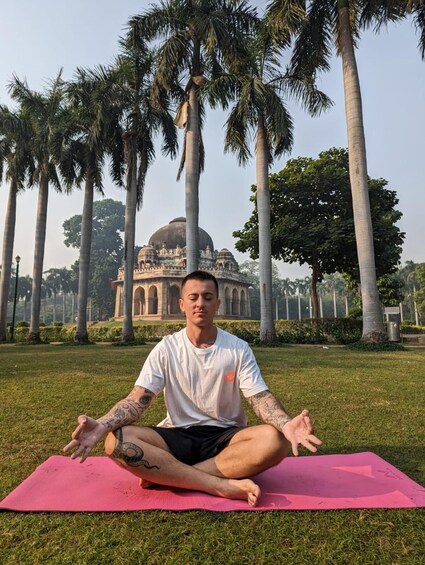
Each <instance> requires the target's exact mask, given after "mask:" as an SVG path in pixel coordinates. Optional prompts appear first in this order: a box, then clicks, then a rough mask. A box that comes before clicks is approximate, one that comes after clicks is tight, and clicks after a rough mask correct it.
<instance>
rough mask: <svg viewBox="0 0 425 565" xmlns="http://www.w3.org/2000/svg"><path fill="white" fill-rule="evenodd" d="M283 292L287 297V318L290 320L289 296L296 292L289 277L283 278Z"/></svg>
mask: <svg viewBox="0 0 425 565" xmlns="http://www.w3.org/2000/svg"><path fill="white" fill-rule="evenodd" d="M282 292H283V295H284V297H285V304H286V319H287V320H289V319H290V317H289V298H290V297H291V296H292V294H293V292H294V284H293V282H292V281H291V279H289V278H285V279H282Z"/></svg>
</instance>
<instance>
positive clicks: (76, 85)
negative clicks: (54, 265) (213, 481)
mask: <svg viewBox="0 0 425 565" xmlns="http://www.w3.org/2000/svg"><path fill="white" fill-rule="evenodd" d="M108 90H109V85H108V83H107V82H105V81H102V80H97V78H96V76H93V75H92V74H91V73H90V72H89V71H85V70H84V69H77V71H76V78H75V81H73V82H71V83H69V84H68V85H67V88H66V95H67V101H68V104H69V107H70V109H71V112H72V121H71V124H70V125H71V134H72V137H71V140H70V142H69V145H68V151H66V152H65V153H64V155H63V157H62V160H61V172H62V176H63V177H64V178H65V180H66V182H67V184H68V186H72V185H73V184H74V183H75V184H77V186H79V185H80V184H81V182H84V200H83V211H82V221H81V245H80V256H79V275H78V313H77V327H76V330H75V334H74V341H75V342H77V343H87V342H88V334H87V300H88V286H89V272H90V252H91V239H92V231H93V200H94V191H95V190H97V191H98V192H99V193H100V194H102V195H103V184H102V169H103V165H104V161H105V154H106V150H107V145H108V140H110V139H111V138H112V137H113V128H114V127H116V123H117V122H116V120H115V114H114V113H113V112H111V104H110V99H109V96H108Z"/></svg>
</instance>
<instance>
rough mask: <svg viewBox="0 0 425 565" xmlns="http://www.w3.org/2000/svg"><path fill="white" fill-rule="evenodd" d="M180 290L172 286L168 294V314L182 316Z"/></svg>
mask: <svg viewBox="0 0 425 565" xmlns="http://www.w3.org/2000/svg"><path fill="white" fill-rule="evenodd" d="M179 298H180V289H179V287H178V286H176V285H175V284H173V285H171V286H170V289H169V293H168V313H169V314H171V315H172V314H181V312H180V306H179Z"/></svg>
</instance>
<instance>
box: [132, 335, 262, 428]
mask: <svg viewBox="0 0 425 565" xmlns="http://www.w3.org/2000/svg"><path fill="white" fill-rule="evenodd" d="M135 384H136V385H138V386H141V387H144V388H147V389H148V390H150V391H152V392H153V393H154V394H158V393H159V392H160V391H161V390H164V396H165V403H166V406H167V417H166V418H165V419H164V420H163V421H162V422H160V424H158V425H159V426H164V427H188V426H200V425H211V426H221V427H228V426H246V423H247V420H246V416H245V413H244V411H243V407H242V400H241V395H240V391H242V393H243V395H244V396H245V397H250V396H252V395H254V394H257V393H259V392H262V391H264V390H267V385H266V383H265V382H264V380H263V378H262V376H261V373H260V369H259V367H258V365H257V362H256V360H255V357H254V354H253V353H252V351H251V348H250V347H249V345H248V344H247V343H246V342H245V341H243V340H241V339H239V338H237V337H236V336H234V335H232V334H230V333H228V332H225V331H223V330H221V329H220V328H217V338H216V341H215V343H214V344H213V345H211V346H210V347H207V348H205V349H200V348H197V347H195V346H194V345H193V344H192V342H191V341H190V340H189V338H188V337H187V335H186V329H183V330H181V331H179V332H176V333H175V334H172V335H169V336H166V337H164V338H163V339H162V341H161V342H160V343H158V344H157V345H156V346H155V347H154V348H153V349H152V351H151V352H150V354H149V356H148V358H147V359H146V361H145V363H144V365H143V368H142V370H141V372H140V375H139V377H138V379H137V381H136V383H135Z"/></svg>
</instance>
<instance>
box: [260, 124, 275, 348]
mask: <svg viewBox="0 0 425 565" xmlns="http://www.w3.org/2000/svg"><path fill="white" fill-rule="evenodd" d="M269 161H270V159H269V148H268V145H267V138H266V131H265V127H264V123H263V121H262V120H261V119H259V125H258V130H257V145H256V179H257V214H258V260H259V261H258V263H259V275H260V340H261V341H263V342H266V341H273V340H274V339H275V337H276V332H275V327H274V322H273V306H272V250H271V238H270V188H269Z"/></svg>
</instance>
